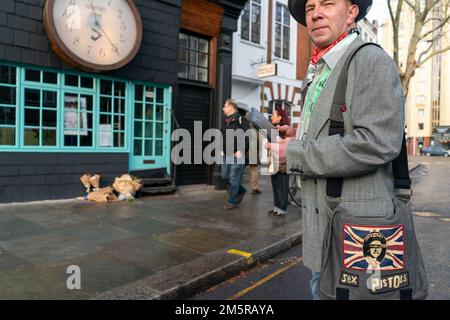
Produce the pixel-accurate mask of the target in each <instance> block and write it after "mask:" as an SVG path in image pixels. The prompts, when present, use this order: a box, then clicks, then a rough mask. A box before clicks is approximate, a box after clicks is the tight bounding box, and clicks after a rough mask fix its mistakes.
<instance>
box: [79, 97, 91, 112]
mask: <svg viewBox="0 0 450 320" xmlns="http://www.w3.org/2000/svg"><path fill="white" fill-rule="evenodd" d="M80 109H81V110H82V111H85V110H87V111H93V110H94V104H93V97H92V96H88V95H82V96H81V98H80Z"/></svg>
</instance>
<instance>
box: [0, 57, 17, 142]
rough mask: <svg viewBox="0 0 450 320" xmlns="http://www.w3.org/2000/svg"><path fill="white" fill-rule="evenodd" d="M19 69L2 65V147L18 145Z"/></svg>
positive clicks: (0, 100) (0, 128) (0, 119)
mask: <svg viewBox="0 0 450 320" xmlns="http://www.w3.org/2000/svg"><path fill="white" fill-rule="evenodd" d="M16 83H17V68H16V67H12V66H4V65H0V146H15V145H16V112H17V105H16V103H17V99H16V94H17V85H16Z"/></svg>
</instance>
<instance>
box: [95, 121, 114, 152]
mask: <svg viewBox="0 0 450 320" xmlns="http://www.w3.org/2000/svg"><path fill="white" fill-rule="evenodd" d="M99 132H100V136H99V142H98V143H99V146H100V147H112V146H113V132H112V125H110V124H101V125H100V126H99Z"/></svg>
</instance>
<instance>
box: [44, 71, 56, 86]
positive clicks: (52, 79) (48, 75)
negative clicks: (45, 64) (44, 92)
mask: <svg viewBox="0 0 450 320" xmlns="http://www.w3.org/2000/svg"><path fill="white" fill-rule="evenodd" d="M44 82H45V83H51V84H57V83H58V74H57V73H54V72H45V71H44Z"/></svg>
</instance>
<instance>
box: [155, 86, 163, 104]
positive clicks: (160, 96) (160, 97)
mask: <svg viewBox="0 0 450 320" xmlns="http://www.w3.org/2000/svg"><path fill="white" fill-rule="evenodd" d="M156 103H164V89H163V88H156Z"/></svg>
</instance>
